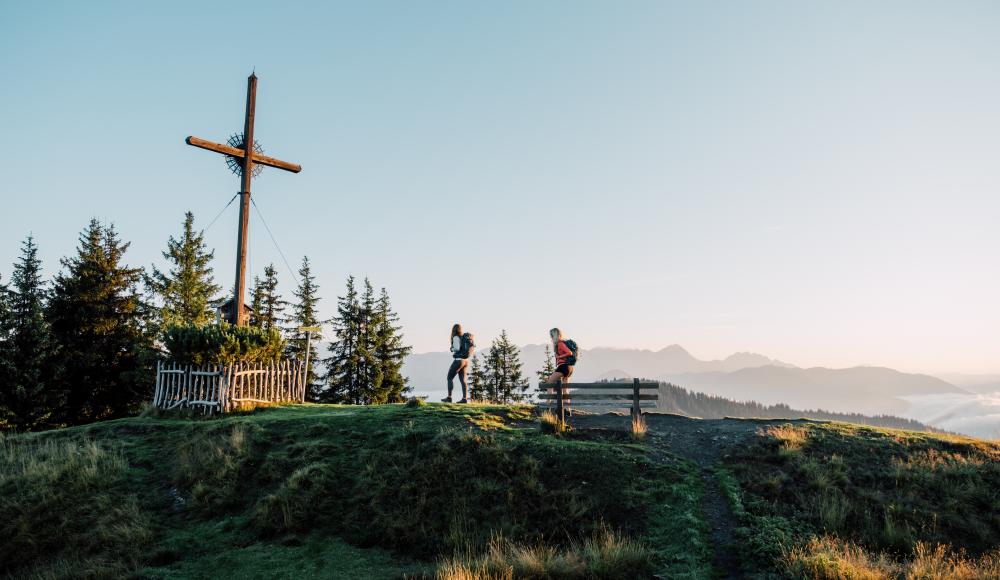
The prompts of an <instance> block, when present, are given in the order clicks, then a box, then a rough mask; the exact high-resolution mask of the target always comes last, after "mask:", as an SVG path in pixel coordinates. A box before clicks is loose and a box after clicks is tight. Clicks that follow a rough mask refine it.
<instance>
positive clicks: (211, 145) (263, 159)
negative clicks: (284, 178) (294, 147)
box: [184, 137, 302, 173]
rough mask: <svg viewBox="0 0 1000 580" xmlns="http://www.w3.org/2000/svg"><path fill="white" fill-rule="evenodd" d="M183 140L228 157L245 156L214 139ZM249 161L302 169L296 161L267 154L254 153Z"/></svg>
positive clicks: (296, 171) (277, 167) (269, 165)
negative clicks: (284, 159) (283, 159)
mask: <svg viewBox="0 0 1000 580" xmlns="http://www.w3.org/2000/svg"><path fill="white" fill-rule="evenodd" d="M184 142H185V143H187V144H188V145H192V146H194V147H200V148H202V149H207V150H209V151H215V152H216V153H222V154H223V155H229V156H230V157H236V158H237V159H243V158H244V157H245V156H246V152H245V151H243V150H242V149H237V148H236V147H230V146H229V145H223V144H222V143H215V142H214V141H206V140H205V139H199V138H198V137H188V138H187V139H185V140H184ZM251 161H252V162H253V163H256V164H259V165H267V166H268V167H274V168H276V169H284V170H285V171H291V172H292V173H298V172H300V171H302V166H301V165H298V164H297V163H289V162H287V161H282V160H280V159H275V158H274V157H268V156H267V155H261V154H259V153H254V154H253V157H252V159H251Z"/></svg>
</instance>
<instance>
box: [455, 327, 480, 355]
mask: <svg viewBox="0 0 1000 580" xmlns="http://www.w3.org/2000/svg"><path fill="white" fill-rule="evenodd" d="M475 350H476V340H475V339H474V338H473V337H472V333H471V332H466V333H465V334H463V335H462V346H460V347H459V349H458V358H469V357H470V356H472V353H473V352H474V351H475Z"/></svg>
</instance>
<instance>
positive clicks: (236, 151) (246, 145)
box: [185, 74, 302, 326]
mask: <svg viewBox="0 0 1000 580" xmlns="http://www.w3.org/2000/svg"><path fill="white" fill-rule="evenodd" d="M256 102H257V75H255V74H251V75H250V77H249V78H247V109H246V119H245V120H244V122H243V133H242V134H241V135H233V136H232V137H230V138H229V144H228V145H223V144H221V143H213V142H212V141H206V140H204V139H199V138H198V137H188V138H187V139H185V142H187V144H188V145H193V146H195V147H201V148H202V149H208V150H209V151H215V152H216V153H222V154H223V155H225V156H226V163H227V164H228V165H229V168H230V169H231V170H232V171H233V173H235V174H237V175H239V176H240V192H239V196H240V228H239V233H238V234H237V238H236V285H235V290H234V292H235V293H234V296H233V301H232V310H231V311H230V313H229V321H230V322H232V323H233V324H236V325H239V326H242V325H245V324H246V323H247V316H246V314H245V313H244V312H243V303H244V301H245V299H246V297H245V293H246V276H247V274H246V263H247V230H248V228H249V225H250V180H251V179H253V178H254V177H256V176H257V174H258V173H260V171H261V169H263V167H261V166H263V165H267V166H268V167H277V168H278V169H284V170H285V171H291V172H292V173H298V172H300V171H302V166H301V165H296V164H295V163H289V162H287V161H282V160H280V159H275V158H273V157H268V156H266V155H264V153H263V149H261V147H260V144H258V143H257V141H255V140H254V138H253V117H254V107H255V105H256Z"/></svg>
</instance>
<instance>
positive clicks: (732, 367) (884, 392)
mask: <svg viewBox="0 0 1000 580" xmlns="http://www.w3.org/2000/svg"><path fill="white" fill-rule="evenodd" d="M480 350H481V351H485V345H484V346H483V347H481V348H480ZM544 353H545V346H544V345H540V344H529V345H526V346H524V347H523V348H522V349H521V361H522V362H523V364H524V375H525V377H526V378H528V379H529V381H530V382H531V383H532V384H535V383H536V378H535V372H536V371H537V370H538V369H540V368H541V367H542V364H543V361H544V356H545V355H544ZM450 361H451V355H450V354H449V353H446V352H431V353H418V354H411V355H410V356H409V357H407V359H406V363H405V365H404V368H403V372H404V373H405V374H406V375H407V376H409V377H410V384H411V386H412V387H413V388H414V392H416V393H418V394H430V395H432V396H437V394H439V393H440V394H443V393H444V391H445V373H446V372H447V369H448V365H449V364H450ZM632 377H642V378H649V379H657V380H662V381H666V382H670V383H673V384H676V385H679V386H681V387H684V388H686V389H690V390H694V391H698V392H702V393H705V394H708V395H716V396H721V397H726V398H729V399H732V400H735V401H757V402H759V403H761V404H764V405H777V404H785V405H789V406H791V407H794V408H799V409H820V408H821V409H826V410H828V411H831V412H843V413H864V414H866V415H871V414H900V413H903V412H904V411H905V410H906V409H907V408H908V406H909V403H908V402H906V401H905V400H904V399H903V397H909V396H916V395H927V394H936V393H966V392H967V391H965V390H963V389H961V388H959V387H956V386H955V385H953V384H951V383H949V382H946V381H944V380H941V379H939V378H936V377H932V376H929V375H922V374H912V373H902V372H899V371H896V370H893V369H889V368H883V367H854V368H847V369H829V368H824V367H813V368H800V367H796V366H794V365H791V364H788V363H786V362H783V361H780V360H776V359H772V358H769V357H767V356H764V355H761V354H757V353H751V352H738V353H735V354H732V355H730V356H728V357H726V358H724V359H721V360H700V359H698V358H696V357H695V356H693V355H692V354H691V353H690V352H688V351H687V350H686V349H684V348H683V347H681V346H679V345H676V344H673V345H670V346H667V347H664V348H662V349H660V350H655V351H654V350H643V349H624V348H608V347H597V348H592V349H582V351H581V354H580V362H579V364H578V365H577V367H576V373H575V374H574V377H573V378H574V380H577V381H595V380H604V379H616V378H632Z"/></svg>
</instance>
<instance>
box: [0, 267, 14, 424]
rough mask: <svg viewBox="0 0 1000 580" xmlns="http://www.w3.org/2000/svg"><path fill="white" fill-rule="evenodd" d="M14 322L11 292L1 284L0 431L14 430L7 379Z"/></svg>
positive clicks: (9, 368) (10, 368)
mask: <svg viewBox="0 0 1000 580" xmlns="http://www.w3.org/2000/svg"><path fill="white" fill-rule="evenodd" d="M12 325H13V320H12V319H11V315H10V290H9V289H8V288H7V285H6V284H4V283H2V282H0V381H2V383H0V431H5V430H7V429H13V428H14V425H13V423H12V421H13V415H12V413H11V411H10V410H9V409H8V407H7V404H6V402H5V401H6V396H7V390H6V387H5V385H7V384H8V379H7V377H8V376H9V374H10V372H11V370H12V369H13V364H12V362H11V360H10V358H11V357H10V354H9V351H8V348H9V345H10V334H11V329H12Z"/></svg>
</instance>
